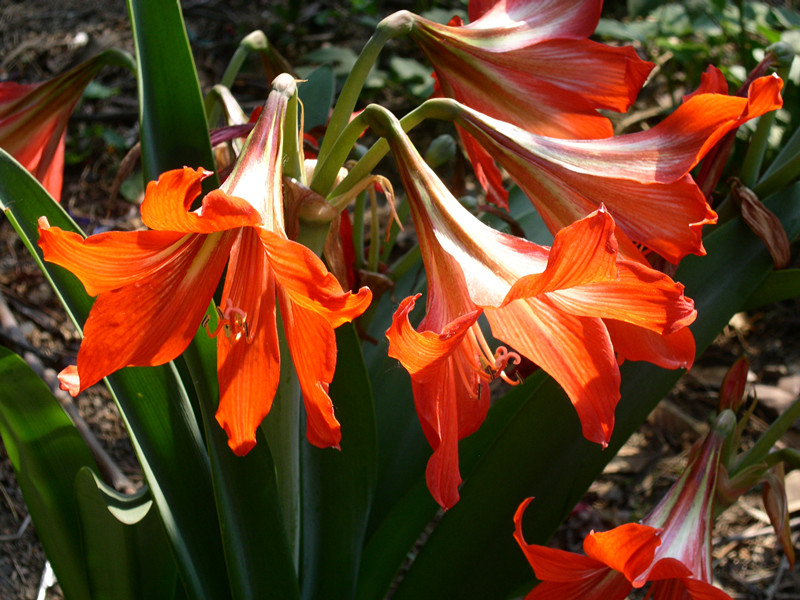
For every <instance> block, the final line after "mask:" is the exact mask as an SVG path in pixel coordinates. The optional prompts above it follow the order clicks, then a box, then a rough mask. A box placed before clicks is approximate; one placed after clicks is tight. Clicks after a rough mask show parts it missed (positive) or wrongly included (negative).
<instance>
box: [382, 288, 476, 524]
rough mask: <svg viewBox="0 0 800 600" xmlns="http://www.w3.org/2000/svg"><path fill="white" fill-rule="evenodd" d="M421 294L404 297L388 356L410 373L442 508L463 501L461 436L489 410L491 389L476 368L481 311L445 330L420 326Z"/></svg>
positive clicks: (432, 485) (431, 480)
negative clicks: (414, 313)
mask: <svg viewBox="0 0 800 600" xmlns="http://www.w3.org/2000/svg"><path fill="white" fill-rule="evenodd" d="M418 297H419V295H417V296H410V297H408V298H406V299H404V300H403V301H402V302H401V303H400V306H399V307H398V309H397V310H396V311H395V314H394V317H393V318H392V325H391V327H390V328H389V330H388V331H387V332H386V337H387V338H388V339H389V356H391V357H392V358H396V359H398V360H399V361H400V362H401V364H402V365H403V366H404V367H405V368H406V370H408V372H409V374H410V375H411V381H412V387H413V393H414V404H415V407H416V410H417V415H418V416H419V419H420V424H421V425H422V430H423V432H424V433H425V437H426V438H427V440H428V443H429V444H430V445H431V447H432V448H433V456H431V459H430V460H429V461H428V466H427V468H426V472H425V473H426V479H427V482H428V489H429V490H430V492H431V495H432V496H433V497H434V499H435V500H436V501H437V502H438V503H439V505H440V506H442V507H443V508H450V507H452V506H453V505H454V504H455V503H456V502H457V501H458V497H459V495H458V486H459V485H460V483H461V476H460V475H459V470H458V440H459V439H461V438H463V437H465V436H466V435H469V434H470V433H472V432H473V431H474V430H475V429H476V428H477V426H478V425H480V423H481V422H483V419H484V417H485V416H486V411H487V410H488V408H489V390H488V385H487V384H486V381H485V380H483V379H481V378H480V377H479V375H478V373H477V365H476V363H477V360H476V357H475V354H476V352H475V350H474V346H473V345H472V343H471V342H472V340H473V339H474V337H473V336H474V333H473V327H476V325H475V323H476V321H477V319H478V317H479V316H480V311H479V310H476V311H472V312H470V313H467V314H464V315H462V316H460V317H459V318H457V319H455V320H454V321H452V322H450V323H447V324H446V325H445V326H444V327H442V330H441V332H436V331H421V332H417V331H415V330H414V328H413V327H412V326H411V323H410V322H409V319H408V314H409V313H410V312H411V310H412V309H413V308H414V303H415V301H416V299H417V298H418Z"/></svg>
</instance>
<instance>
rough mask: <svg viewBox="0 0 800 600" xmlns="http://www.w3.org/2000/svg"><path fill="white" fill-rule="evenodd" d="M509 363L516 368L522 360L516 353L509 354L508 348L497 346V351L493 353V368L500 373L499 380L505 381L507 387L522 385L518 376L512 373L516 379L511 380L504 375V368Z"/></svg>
mask: <svg viewBox="0 0 800 600" xmlns="http://www.w3.org/2000/svg"><path fill="white" fill-rule="evenodd" d="M509 361H511V364H512V365H513V366H517V365H519V364H520V363H521V362H522V358H521V357H520V355H519V354H518V353H517V352H509V351H508V348H506V347H505V346H498V347H497V350H495V351H494V368H495V369H496V370H498V371H499V372H500V373H499V377H500V379H502V380H503V381H505V382H506V383H507V384H508V385H519V384H520V383H522V379H521V378H520V377H519V375H517V374H516V373H514V375H515V376H516V378H515V379H511V378H510V377H509V376H508V374H507V373H506V367H507V366H508V362H509Z"/></svg>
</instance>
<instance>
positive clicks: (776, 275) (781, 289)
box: [740, 269, 800, 311]
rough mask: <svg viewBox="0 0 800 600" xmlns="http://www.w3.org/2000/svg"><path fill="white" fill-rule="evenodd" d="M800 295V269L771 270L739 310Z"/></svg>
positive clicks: (750, 308)
mask: <svg viewBox="0 0 800 600" xmlns="http://www.w3.org/2000/svg"><path fill="white" fill-rule="evenodd" d="M798 296H800V269H783V270H781V271H773V272H772V273H770V274H769V276H768V277H767V278H766V279H765V280H764V283H762V284H761V285H760V286H759V287H758V289H756V290H755V291H754V292H753V294H752V295H751V296H750V297H749V298H748V299H747V301H746V302H745V303H744V304H743V305H742V307H741V309H740V310H743V311H744V310H752V309H755V308H759V307H761V306H765V305H767V304H772V303H773V302H780V301H781V300H790V299H792V298H797V297H798Z"/></svg>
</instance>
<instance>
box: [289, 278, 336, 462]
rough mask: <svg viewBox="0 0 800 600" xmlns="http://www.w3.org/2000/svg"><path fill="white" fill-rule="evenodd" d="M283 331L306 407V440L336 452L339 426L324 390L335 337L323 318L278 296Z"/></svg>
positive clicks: (333, 360)
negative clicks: (331, 448) (332, 448)
mask: <svg viewBox="0 0 800 600" xmlns="http://www.w3.org/2000/svg"><path fill="white" fill-rule="evenodd" d="M279 299H280V306H281V318H282V320H283V329H284V331H285V332H286V340H287V342H288V344H289V351H290V352H291V354H292V361H293V362H294V367H295V370H296V371H297V379H298V380H299V382H300V389H301V391H302V393H303V402H304V403H305V407H306V417H307V425H306V437H307V438H308V441H309V442H310V443H311V444H313V445H314V446H317V447H319V448H328V447H334V448H338V447H339V443H340V442H341V439H342V434H341V426H340V425H339V421H337V420H336V416H335V415H334V412H333V403H332V402H331V399H330V396H328V386H329V385H330V382H331V381H333V374H334V371H335V370H336V337H335V335H334V333H333V327H332V326H331V324H330V323H329V322H328V320H327V319H326V317H325V316H324V315H321V314H319V313H317V312H315V311H314V310H311V309H309V308H306V307H305V306H303V305H301V304H300V303H297V302H294V301H293V300H292V298H291V296H290V295H289V294H287V293H285V292H283V291H281V294H280V295H279Z"/></svg>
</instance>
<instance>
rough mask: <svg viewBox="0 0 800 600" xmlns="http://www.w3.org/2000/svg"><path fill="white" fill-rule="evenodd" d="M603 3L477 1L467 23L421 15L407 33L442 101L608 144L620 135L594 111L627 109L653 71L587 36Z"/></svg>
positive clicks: (629, 53)
mask: <svg viewBox="0 0 800 600" xmlns="http://www.w3.org/2000/svg"><path fill="white" fill-rule="evenodd" d="M602 5H603V2H602V0H579V1H577V2H561V1H559V0H539V1H531V0H497V1H495V2H476V1H475V0H471V1H470V3H469V18H470V23H469V24H468V25H463V23H462V21H461V19H460V18H458V17H454V18H453V19H452V20H451V21H450V23H449V24H448V25H440V24H438V23H434V22H432V21H429V20H427V19H424V18H422V17H415V18H414V24H413V28H412V31H411V34H410V35H411V37H412V38H413V39H414V40H415V41H416V42H417V43H418V44H419V46H420V48H421V49H422V51H423V52H424V53H425V55H426V56H427V57H428V59H429V60H430V61H431V64H432V65H433V67H434V69H435V70H436V75H437V80H438V82H439V85H440V87H441V91H442V93H443V94H444V95H445V96H447V97H450V98H454V99H456V100H458V101H459V102H462V103H463V104H466V105H467V106H470V107H472V108H474V109H476V110H479V111H481V112H483V113H485V114H487V115H490V116H492V117H496V118H502V119H504V120H505V121H508V122H510V123H514V124H516V125H518V126H519V127H522V128H523V129H526V130H528V131H531V132H535V133H538V134H540V135H549V136H554V137H567V138H572V137H579V138H597V137H605V136H609V135H612V133H613V129H612V126H611V123H610V121H609V120H608V119H607V118H605V117H603V116H601V115H600V114H599V113H598V112H597V110H596V109H598V108H604V109H609V110H614V111H625V110H627V109H628V107H629V106H630V105H631V103H632V102H633V101H634V100H635V98H636V95H637V94H638V93H639V88H640V87H641V86H642V84H643V83H644V81H645V79H646V78H647V75H648V74H649V73H650V70H651V69H652V68H653V64H652V63H649V62H646V61H643V60H641V59H640V58H639V57H638V56H637V55H636V52H635V50H634V49H633V48H631V47H625V48H615V47H612V46H607V45H605V44H601V43H598V42H593V41H591V40H589V39H588V38H589V36H590V35H592V34H593V33H594V30H595V28H596V27H597V23H598V21H599V19H600V11H601V9H602ZM487 90H491V93H487Z"/></svg>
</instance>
